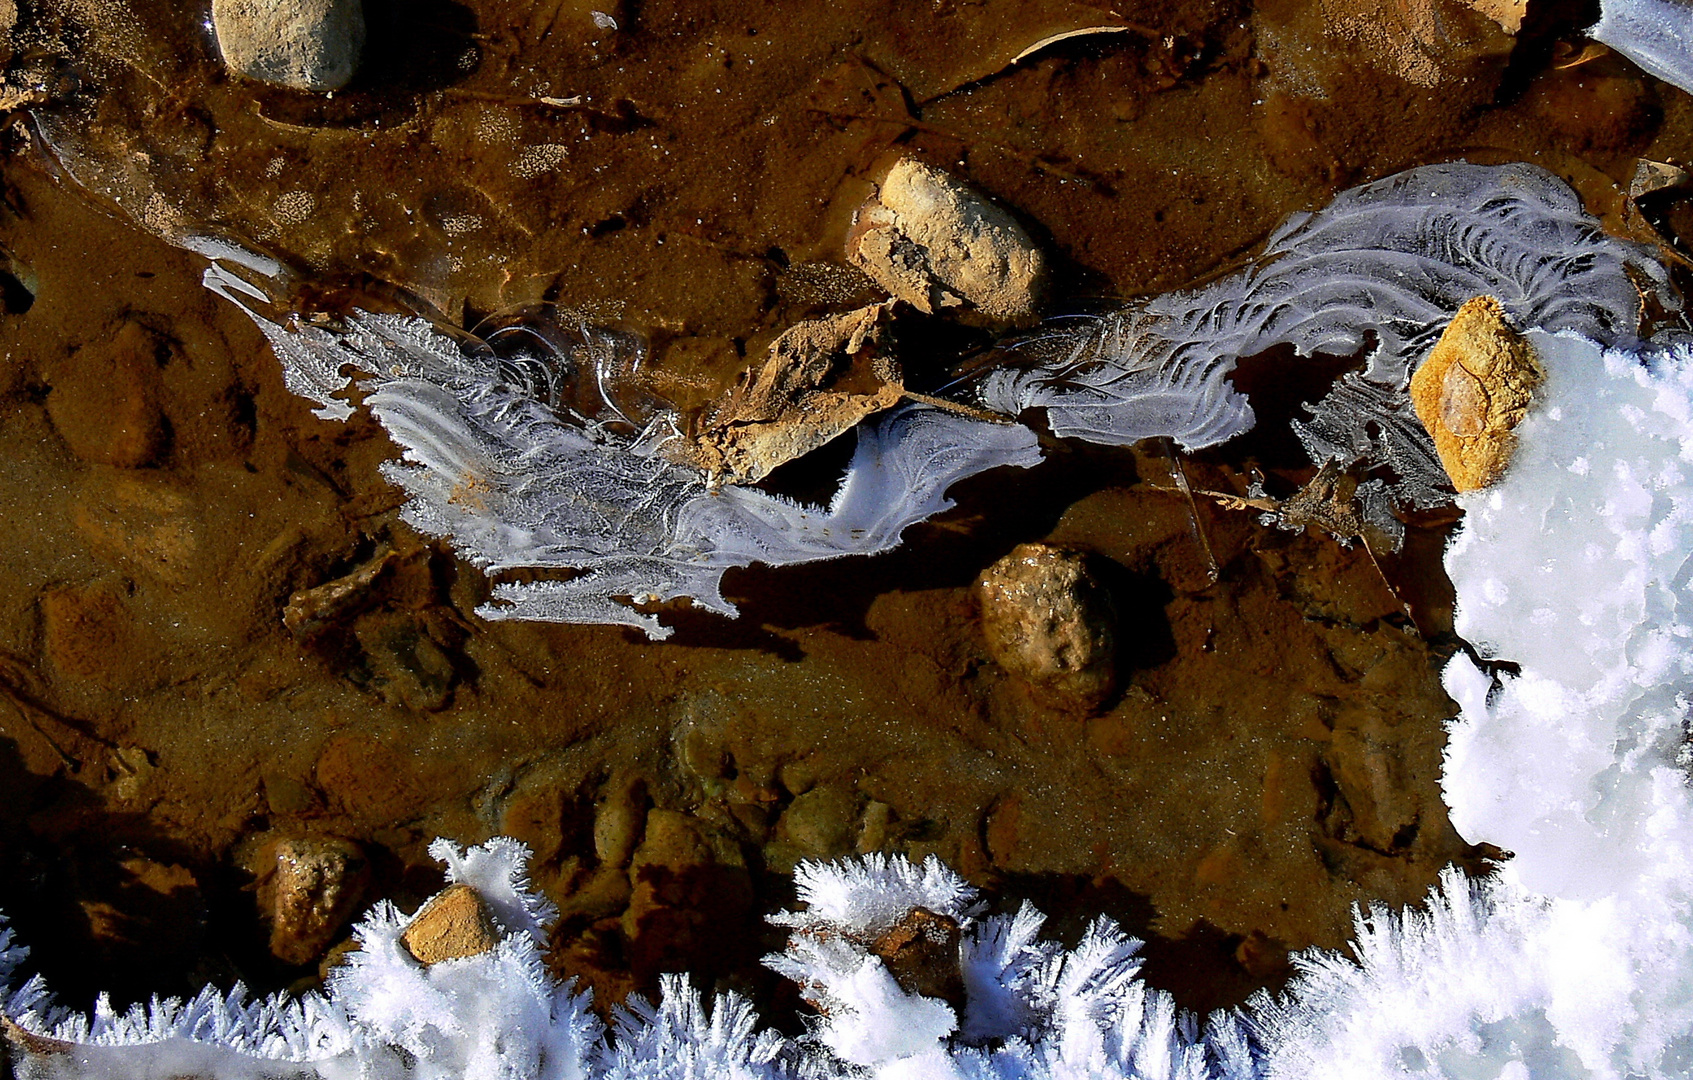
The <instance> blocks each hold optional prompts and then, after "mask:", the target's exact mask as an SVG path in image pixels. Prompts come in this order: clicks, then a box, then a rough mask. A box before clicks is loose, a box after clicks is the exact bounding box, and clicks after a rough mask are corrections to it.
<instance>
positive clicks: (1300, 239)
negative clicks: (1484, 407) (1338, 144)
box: [980, 163, 1676, 506]
mask: <svg viewBox="0 0 1693 1080" xmlns="http://www.w3.org/2000/svg"><path fill="white" fill-rule="evenodd" d="M1668 280H1669V279H1668V275H1667V274H1666V273H1665V271H1664V269H1663V267H1662V266H1660V265H1659V264H1658V263H1657V261H1656V260H1654V259H1653V258H1652V257H1651V256H1650V255H1649V254H1648V253H1647V252H1646V250H1645V249H1644V248H1642V247H1640V246H1639V245H1636V244H1631V243H1628V242H1627V241H1623V240H1618V239H1616V238H1614V237H1611V236H1608V235H1607V234H1606V233H1605V231H1604V230H1603V229H1602V228H1600V226H1599V223H1598V222H1597V221H1596V220H1594V219H1593V218H1592V217H1590V216H1589V215H1588V214H1587V213H1586V212H1585V211H1584V210H1583V209H1582V206H1581V200H1580V199H1579V198H1578V197H1577V196H1576V194H1575V192H1573V191H1571V190H1570V188H1569V186H1568V185H1567V184H1565V183H1564V182H1563V181H1561V180H1559V179H1558V178H1557V177H1555V176H1553V175H1552V174H1551V173H1548V172H1547V171H1545V170H1544V169H1541V168H1539V167H1537V166H1534V165H1526V164H1513V165H1499V166H1485V165H1468V164H1463V163H1457V164H1450V165H1427V166H1423V167H1422V168H1417V169H1410V170H1407V171H1405V172H1402V173H1398V174H1396V175H1393V176H1390V177H1387V178H1386V179H1383V180H1378V181H1376V182H1375V183H1373V184H1365V185H1363V186H1362V187H1355V188H1352V189H1350V190H1348V191H1343V192H1341V193H1340V194H1339V195H1337V196H1336V197H1335V199H1334V201H1333V202H1331V203H1330V204H1329V205H1328V206H1326V207H1324V208H1323V209H1322V210H1319V211H1316V212H1315V213H1308V214H1294V215H1293V216H1292V217H1290V218H1288V219H1287V220H1286V221H1284V222H1283V223H1282V224H1281V225H1280V226H1279V227H1278V228H1277V229H1276V230H1275V232H1273V233H1272V234H1271V235H1270V237H1269V239H1268V240H1267V241H1266V242H1265V244H1264V249H1263V252H1262V253H1261V254H1260V255H1259V256H1258V257H1257V258H1256V259H1255V260H1254V261H1253V263H1252V264H1251V265H1250V266H1248V267H1247V268H1246V269H1245V270H1243V271H1241V272H1239V273H1237V274H1234V275H1232V276H1230V277H1227V278H1224V279H1222V280H1220V281H1217V282H1215V283H1213V284H1211V285H1208V286H1206V287H1204V288H1202V289H1198V290H1193V291H1183V292H1173V293H1165V294H1163V295H1161V296H1156V297H1153V298H1151V299H1149V300H1145V301H1141V302H1138V303H1135V304H1132V305H1130V306H1128V307H1126V308H1124V309H1122V310H1120V311H1117V312H1113V313H1111V314H1108V315H1105V316H1102V317H1100V318H1098V319H1094V320H1089V321H1086V322H1084V323H1083V324H1082V325H1081V326H1080V327H1079V328H1073V329H1066V330H1054V331H1050V332H1047V333H1045V334H1043V336H1042V337H1041V338H1039V339H1037V340H1036V341H1034V342H1032V343H1031V344H1030V346H1029V347H1028V348H1027V349H1026V350H1025V351H1027V352H1029V354H1030V356H1031V357H1032V358H1033V359H1034V361H1035V362H1034V363H1032V364H1029V365H1022V366H1016V367H1006V368H1003V369H1000V370H997V371H995V372H993V373H991V374H990V375H989V376H988V377H987V378H986V379H985V380H984V381H983V382H982V384H981V388H980V395H981V398H982V400H983V403H984V404H986V405H988V406H989V407H990V408H994V409H998V410H1000V411H1001V412H1005V413H1009V414H1018V413H1021V412H1022V411H1023V410H1025V409H1030V408H1041V409H1044V410H1045V411H1046V418H1047V423H1048V424H1049V425H1050V426H1051V428H1052V431H1053V433H1054V434H1056V435H1059V436H1062V437H1066V438H1079V439H1086V440H1088V441H1090V442H1099V443H1109V444H1115V445H1126V444H1128V443H1133V442H1136V441H1138V440H1140V439H1145V438H1151V437H1154V436H1168V437H1170V438H1172V439H1174V440H1176V441H1177V442H1178V443H1180V444H1182V445H1183V446H1185V447H1187V448H1188V449H1190V450H1196V449H1200V448H1202V447H1207V446H1214V445H1216V444H1217V443H1220V442H1223V441H1225V440H1227V439H1229V438H1232V437H1234V436H1235V435H1238V434H1240V433H1242V432H1244V431H1246V430H1247V429H1249V428H1251V427H1252V424H1253V414H1252V408H1251V406H1250V405H1249V404H1248V403H1247V400H1246V398H1245V396H1244V395H1243V394H1241V393H1240V392H1239V391H1238V390H1236V389H1235V388H1234V387H1233V385H1231V384H1230V382H1229V380H1228V376H1229V375H1230V374H1231V373H1232V372H1233V371H1234V368H1235V363H1236V361H1237V360H1240V359H1243V358H1247V357H1252V356H1256V355H1259V354H1261V353H1264V352H1267V351H1269V350H1270V349H1272V348H1274V347H1276V346H1278V345H1282V346H1288V345H1290V346H1292V347H1293V349H1294V351H1295V352H1297V353H1298V354H1299V355H1301V356H1311V355H1313V354H1316V353H1323V354H1327V355H1332V356H1350V355H1353V354H1355V353H1358V352H1359V351H1361V350H1366V349H1367V355H1366V362H1365V366H1364V368H1363V369H1362V370H1361V371H1357V372H1353V373H1350V374H1348V375H1346V376H1343V377H1342V378H1341V379H1340V380H1339V382H1337V383H1336V385H1335V387H1334V389H1333V390H1332V391H1331V392H1330V393H1329V395H1328V396H1327V397H1325V398H1324V399H1323V400H1322V401H1321V402H1319V403H1318V404H1317V405H1316V407H1315V408H1314V409H1313V410H1312V415H1311V418H1310V420H1309V421H1308V422H1307V423H1305V424H1302V425H1296V427H1297V429H1298V432H1299V436H1300V439H1301V441H1302V442H1303V443H1304V444H1305V449H1306V450H1307V452H1308V453H1309V454H1310V456H1311V460H1312V461H1313V462H1315V463H1317V464H1321V463H1323V462H1326V461H1331V460H1337V461H1340V462H1341V463H1342V464H1345V465H1351V464H1353V463H1363V464H1364V465H1365V466H1367V467H1376V466H1385V467H1386V468H1387V469H1388V470H1389V471H1390V472H1391V474H1392V475H1393V477H1394V490H1395V493H1396V494H1397V495H1398V496H1399V498H1400V499H1401V501H1403V502H1406V503H1409V504H1411V505H1415V506H1434V505H1439V504H1441V503H1443V502H1446V501H1447V500H1448V499H1450V492H1449V490H1448V489H1447V488H1446V486H1445V480H1444V477H1445V474H1444V473H1443V472H1442V471H1441V468H1440V463H1439V460H1438V459H1437V458H1436V456H1435V453H1434V446H1433V444H1432V443H1431V442H1430V441H1429V438H1428V436H1427V435H1426V434H1425V433H1424V432H1423V430H1422V427H1421V425H1419V424H1418V422H1417V419H1416V416H1415V414H1414V413H1413V412H1412V410H1411V407H1410V403H1409V398H1408V395H1407V388H1408V386H1409V384H1410V378H1411V372H1412V371H1414V370H1415V369H1416V366H1417V364H1418V363H1419V362H1420V361H1421V360H1422V358H1423V357H1424V356H1426V355H1427V354H1428V351H1429V349H1430V348H1432V347H1433V345H1434V342H1435V340H1436V339H1437V338H1439V336H1440V332H1441V330H1443V329H1444V328H1445V326H1446V322H1447V320H1449V319H1450V318H1451V316H1452V312H1454V311H1456V310H1457V308H1458V306H1459V305H1460V304H1462V303H1463V302H1464V301H1466V300H1468V299H1470V298H1471V297H1473V296H1480V295H1483V294H1486V295H1489V296H1495V297H1498V298H1499V300H1500V302H1501V303H1502V304H1503V305H1504V307H1505V311H1506V313H1507V314H1508V315H1509V317H1510V318H1511V320H1512V321H1513V322H1514V323H1515V324H1516V325H1518V326H1533V327H1539V328H1541V329H1545V330H1554V331H1555V330H1573V331H1575V332H1577V333H1580V334H1584V335H1586V336H1587V337H1589V338H1592V339H1593V340H1595V341H1599V342H1602V343H1605V344H1610V343H1612V342H1617V341H1621V342H1624V343H1626V342H1627V341H1629V340H1630V339H1632V337H1633V335H1634V334H1635V333H1636V331H1637V330H1638V328H1639V324H1640V315H1641V310H1640V307H1641V304H1640V297H1641V293H1642V291H1643V290H1644V291H1645V292H1647V293H1649V294H1651V295H1653V296H1654V298H1655V299H1656V300H1657V301H1658V302H1659V303H1661V304H1663V305H1664V306H1665V307H1666V308H1668V309H1671V310H1673V309H1674V308H1675V307H1676V300H1675V297H1674V295H1673V293H1671V291H1670V290H1669V288H1668ZM1637 283H1638V285H1639V287H1638V288H1637V287H1636V284H1637Z"/></svg>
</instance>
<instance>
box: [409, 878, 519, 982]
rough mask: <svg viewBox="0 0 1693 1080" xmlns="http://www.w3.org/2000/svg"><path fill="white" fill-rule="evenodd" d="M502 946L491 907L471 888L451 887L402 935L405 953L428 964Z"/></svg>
mask: <svg viewBox="0 0 1693 1080" xmlns="http://www.w3.org/2000/svg"><path fill="white" fill-rule="evenodd" d="M499 943H500V931H499V928H498V927H496V926H495V925H494V918H493V916H492V915H490V914H489V913H488V905H487V904H486V903H484V902H483V900H482V897H481V896H479V895H477V892H476V890H475V889H473V888H471V887H470V886H469V885H463V884H460V885H449V886H447V888H446V889H445V890H444V891H442V892H441V893H440V894H439V895H437V896H436V897H435V898H434V899H433V900H431V901H429V903H427V904H425V905H423V909H422V910H421V911H419V912H418V913H417V915H416V917H414V918H413V919H412V921H411V925H410V926H407V927H406V932H405V933H404V934H401V935H400V944H402V945H404V946H405V947H406V951H407V952H409V953H411V954H412V955H413V956H415V957H417V959H418V960H419V961H420V962H422V963H425V964H439V963H440V962H441V961H443V960H458V959H460V958H462V957H466V956H481V955H482V954H483V953H485V952H487V951H488V950H489V949H492V948H493V947H494V946H495V945H498V944H499Z"/></svg>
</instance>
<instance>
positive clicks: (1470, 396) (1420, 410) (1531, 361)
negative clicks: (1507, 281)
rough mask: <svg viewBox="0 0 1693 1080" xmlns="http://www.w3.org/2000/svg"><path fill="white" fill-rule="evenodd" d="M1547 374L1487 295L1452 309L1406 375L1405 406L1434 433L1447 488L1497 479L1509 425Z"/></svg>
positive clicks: (1511, 443) (1509, 441) (1509, 443)
mask: <svg viewBox="0 0 1693 1080" xmlns="http://www.w3.org/2000/svg"><path fill="white" fill-rule="evenodd" d="M1544 378H1545V372H1544V371H1543V370H1542V369H1541V367H1540V361H1539V360H1538V359H1537V358H1536V357H1535V355H1534V349H1533V347H1532V346H1530V345H1529V343H1528V340H1527V339H1526V338H1524V337H1523V336H1522V335H1521V334H1519V333H1517V332H1516V331H1515V330H1513V329H1512V328H1511V327H1510V326H1509V325H1508V324H1507V323H1506V322H1505V312H1504V310H1503V309H1502V308H1501V307H1500V306H1499V301H1497V300H1495V299H1494V298H1493V297H1491V296H1478V297H1476V298H1475V299H1473V300H1470V301H1469V302H1468V303H1466V304H1465V305H1464V306H1463V307H1461V308H1459V309H1458V314H1457V315H1455V316H1453V318H1452V322H1451V324H1450V325H1449V326H1447V328H1446V332H1445V333H1444V334H1442V335H1440V340H1439V341H1438V342H1436V343H1435V346H1434V349H1433V350H1432V351H1430V352H1429V354H1428V359H1427V360H1424V361H1423V363H1422V366H1420V367H1419V368H1417V373H1416V374H1415V375H1414V376H1412V378H1411V405H1412V407H1413V408H1415V409H1416V411H1417V419H1419V420H1421V421H1422V422H1423V427H1424V428H1426V429H1428V433H1429V434H1430V435H1431V436H1433V437H1434V448H1435V449H1436V450H1437V451H1439V453H1440V463H1441V464H1442V465H1443V466H1445V467H1446V475H1448V476H1450V477H1451V478H1452V486H1453V487H1455V488H1457V489H1458V490H1459V491H1475V490H1477V489H1478V488H1484V487H1486V486H1488V485H1489V484H1491V483H1493V482H1494V481H1495V480H1498V479H1499V477H1501V476H1503V475H1504V473H1505V467H1506V466H1507V465H1509V464H1510V462H1511V452H1512V451H1513V450H1514V449H1515V448H1516V436H1515V434H1514V430H1515V428H1516V426H1517V425H1518V424H1520V423H1522V420H1523V417H1524V416H1526V415H1528V409H1529V406H1530V405H1532V404H1533V402H1534V391H1535V389H1536V387H1538V386H1539V385H1540V383H1541V381H1542V380H1543V379H1544Z"/></svg>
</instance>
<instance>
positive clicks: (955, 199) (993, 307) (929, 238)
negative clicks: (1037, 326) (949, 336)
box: [847, 158, 1050, 326]
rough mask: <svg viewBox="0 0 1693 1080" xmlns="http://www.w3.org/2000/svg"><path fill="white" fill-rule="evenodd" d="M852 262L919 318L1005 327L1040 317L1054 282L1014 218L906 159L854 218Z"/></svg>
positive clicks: (939, 173)
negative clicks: (950, 316) (939, 316)
mask: <svg viewBox="0 0 1693 1080" xmlns="http://www.w3.org/2000/svg"><path fill="white" fill-rule="evenodd" d="M847 258H848V260H850V261H851V262H852V263H853V264H854V265H855V266H858V267H859V268H861V269H863V270H864V272H865V273H867V274H869V275H870V276H871V277H872V278H874V279H875V281H876V283H877V284H878V285H880V286H882V288H884V289H886V290H888V292H889V293H890V294H891V295H893V296H895V297H897V298H898V299H900V300H904V301H905V302H906V303H908V304H910V305H911V306H912V307H915V308H916V309H917V310H919V311H922V312H924V313H926V314H934V313H936V312H953V313H956V314H958V315H960V316H963V317H964V318H965V319H966V320H967V321H973V322H983V323H987V324H989V325H999V326H1014V325H1027V324H1030V323H1033V322H1034V321H1035V320H1036V319H1037V318H1039V315H1040V306H1041V303H1042V301H1043V300H1044V299H1045V296H1046V292H1047V287H1048V279H1049V277H1050V272H1049V268H1048V261H1047V258H1046V254H1045V253H1044V252H1043V251H1041V249H1040V248H1039V247H1038V246H1036V244H1035V242H1034V241H1033V240H1032V239H1030V237H1029V234H1028V233H1027V232H1025V231H1024V229H1023V227H1022V226H1021V225H1019V224H1018V223H1017V219H1016V218H1014V217H1012V216H1011V214H1010V213H1008V212H1007V211H1006V210H1005V209H1003V208H1002V207H999V206H996V205H995V204H994V203H993V202H992V201H991V200H989V199H988V198H986V197H985V196H983V195H982V194H981V193H980V192H977V191H975V190H973V189H972V188H970V187H969V186H968V185H966V184H964V183H963V182H961V181H959V180H958V179H956V178H955V177H952V176H949V175H948V174H946V173H944V172H942V171H941V170H939V169H936V168H932V167H930V166H928V165H924V164H923V163H922V162H919V161H914V160H912V159H910V158H903V159H901V160H900V161H899V162H897V163H896V164H895V165H894V167H893V168H892V169H890V170H888V174H887V176H886V178H884V179H883V181H882V184H881V188H880V191H879V192H878V193H877V194H876V195H875V196H872V197H871V199H870V200H869V201H868V202H866V203H865V204H864V206H863V207H862V208H861V209H860V210H859V211H858V213H857V215H856V216H855V218H854V221H853V229H852V232H851V234H850V235H849V236H848V237H847Z"/></svg>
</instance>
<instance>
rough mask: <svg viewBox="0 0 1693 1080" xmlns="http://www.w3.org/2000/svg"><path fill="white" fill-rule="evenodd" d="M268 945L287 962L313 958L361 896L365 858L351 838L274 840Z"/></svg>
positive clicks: (365, 877) (366, 870)
mask: <svg viewBox="0 0 1693 1080" xmlns="http://www.w3.org/2000/svg"><path fill="white" fill-rule="evenodd" d="M275 850H276V865H275V868H274V870H273V871H272V877H271V881H270V887H271V896H272V903H271V932H270V951H271V952H272V953H273V954H275V955H276V957H277V958H278V959H280V960H282V961H284V962H285V963H289V964H305V963H309V962H310V961H312V960H315V959H316V958H317V957H318V955H319V954H320V953H322V952H323V950H324V949H325V948H326V947H328V945H329V943H330V942H331V941H333V940H334V938H335V935H336V934H337V933H338V932H339V931H340V930H341V928H342V927H343V926H345V925H346V923H347V920H348V919H349V918H351V917H352V914H353V910H354V908H355V907H356V906H357V905H358V902H359V901H360V900H361V899H363V898H364V891H365V886H366V884H367V883H368V881H369V878H370V863H369V860H367V859H366V858H365V855H364V851H363V850H362V849H361V848H360V847H359V846H358V845H357V844H355V843H353V842H352V841H351V840H343V839H341V838H339V837H333V836H311V837H302V838H299V839H295V840H283V841H280V842H278V843H277V845H276V849H275Z"/></svg>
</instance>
